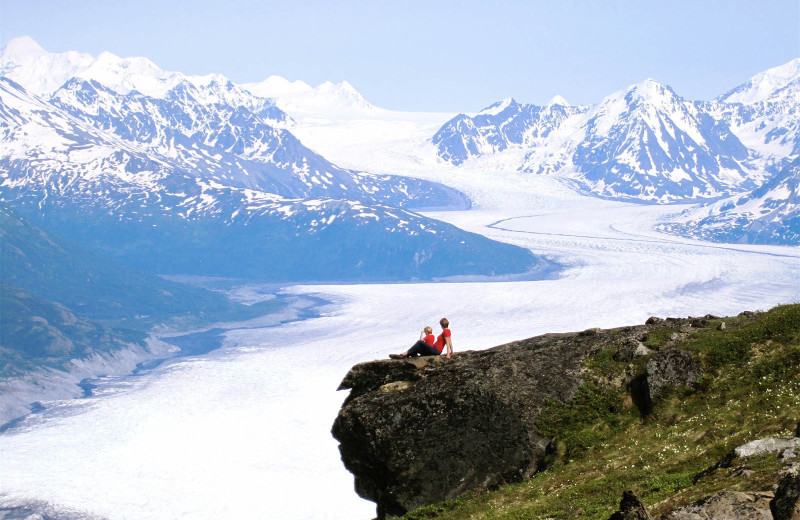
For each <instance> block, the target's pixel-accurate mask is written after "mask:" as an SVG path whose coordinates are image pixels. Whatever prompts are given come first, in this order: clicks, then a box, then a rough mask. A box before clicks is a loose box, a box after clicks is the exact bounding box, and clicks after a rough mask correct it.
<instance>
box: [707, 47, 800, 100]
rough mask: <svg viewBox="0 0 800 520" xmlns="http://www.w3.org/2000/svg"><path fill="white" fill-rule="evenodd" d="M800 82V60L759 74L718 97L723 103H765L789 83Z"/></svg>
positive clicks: (797, 59) (796, 59)
mask: <svg viewBox="0 0 800 520" xmlns="http://www.w3.org/2000/svg"><path fill="white" fill-rule="evenodd" d="M798 80H800V58H795V59H793V60H791V61H789V62H788V63H784V64H783V65H779V66H777V67H773V68H771V69H767V70H765V71H764V72H760V73H758V74H756V75H755V76H753V77H751V78H750V79H749V80H747V81H745V82H744V83H742V84H741V85H739V86H738V87H736V88H734V89H733V90H730V91H728V92H726V93H725V94H723V95H721V96H719V97H718V98H717V101H722V102H725V103H742V104H745V105H747V104H751V103H757V102H759V101H767V100H768V99H770V98H771V97H772V96H773V95H774V94H776V93H777V92H778V91H779V90H781V89H783V88H785V87H787V86H788V85H789V84H790V83H792V82H795V81H798Z"/></svg>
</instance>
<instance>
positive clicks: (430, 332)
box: [425, 327, 433, 334]
mask: <svg viewBox="0 0 800 520" xmlns="http://www.w3.org/2000/svg"><path fill="white" fill-rule="evenodd" d="M425 334H433V329H432V328H430V327H425Z"/></svg>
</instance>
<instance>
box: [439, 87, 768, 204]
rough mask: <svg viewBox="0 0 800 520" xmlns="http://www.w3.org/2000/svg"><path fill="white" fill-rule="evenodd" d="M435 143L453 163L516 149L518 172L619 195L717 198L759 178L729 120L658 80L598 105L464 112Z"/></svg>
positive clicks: (505, 106)
mask: <svg viewBox="0 0 800 520" xmlns="http://www.w3.org/2000/svg"><path fill="white" fill-rule="evenodd" d="M432 141H433V144H434V145H435V146H436V147H437V149H438V154H439V157H440V158H442V159H444V160H446V161H448V162H451V163H453V164H456V165H459V164H463V163H464V162H465V161H467V160H469V159H470V158H473V157H480V156H483V155H491V154H499V153H502V152H503V151H504V150H506V149H508V148H515V149H516V150H517V153H515V154H512V155H509V161H512V162H511V163H510V164H509V166H511V167H512V168H513V169H517V170H520V171H526V172H531V173H536V174H554V173H555V174H560V175H564V176H567V177H569V178H572V179H574V180H576V181H578V183H579V184H580V185H582V186H583V187H584V188H585V189H586V190H587V191H589V192H592V193H594V194H597V195H600V196H604V197H612V198H631V199H637V200H646V201H657V202H669V201H673V200H680V199H690V198H698V197H716V196H719V195H721V194H724V193H726V192H728V191H731V190H741V189H746V188H752V187H754V186H755V183H756V182H757V180H759V177H758V175H756V174H754V168H753V166H752V165H751V162H752V159H753V157H751V153H750V151H749V150H748V149H747V148H746V147H745V146H743V145H742V143H741V142H740V141H739V139H738V138H737V137H736V135H735V134H734V133H733V132H732V131H731V129H730V128H729V125H728V124H727V122H726V121H724V120H717V119H714V118H713V117H711V116H710V115H709V114H708V113H707V112H706V111H704V110H702V108H701V107H700V106H699V105H698V104H696V103H693V102H690V101H687V100H685V99H683V98H681V97H680V96H678V95H677V94H676V93H675V92H674V91H673V90H672V89H671V88H669V87H668V86H666V85H663V84H660V83H658V82H657V81H655V80H652V79H648V80H646V81H644V82H642V83H640V84H637V85H633V86H631V87H630V88H628V89H626V90H624V91H620V92H617V93H614V94H612V95H610V96H608V97H606V98H605V99H603V101H601V102H600V103H599V104H598V105H596V106H580V107H571V106H566V105H563V104H560V103H558V102H551V103H550V104H548V105H547V106H544V107H540V106H536V105H520V104H518V103H516V102H514V100H505V101H503V102H500V103H497V104H495V105H492V106H490V107H488V108H486V109H484V110H483V111H482V112H480V113H479V114H477V115H476V116H474V117H469V116H466V115H464V114H461V115H459V116H457V117H456V118H454V119H453V120H452V121H450V122H448V123H447V124H446V125H445V126H443V127H442V128H441V129H440V130H439V132H437V133H436V135H434V137H433V139H432ZM519 152H522V153H519ZM501 157H502V156H501ZM520 157H522V159H521V160H520Z"/></svg>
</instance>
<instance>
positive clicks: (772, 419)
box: [404, 304, 800, 520]
mask: <svg viewBox="0 0 800 520" xmlns="http://www.w3.org/2000/svg"><path fill="white" fill-rule="evenodd" d="M722 321H725V323H726V329H725V330H718V325H719V323H721V322H722ZM612 333H613V332H612ZM668 335H669V330H668V329H665V330H664V332H663V333H662V334H659V335H658V336H657V337H654V336H652V335H651V337H649V338H648V340H647V342H648V343H649V344H650V346H658V345H660V344H661V343H663V342H664V341H666V340H667V339H668ZM682 348H685V349H689V350H692V351H694V352H695V353H696V354H697V355H698V356H699V358H700V359H701V361H702V362H703V365H704V367H705V368H706V376H704V378H703V379H702V380H701V381H700V382H699V384H697V385H696V386H695V388H693V389H691V390H681V391H673V392H672V393H670V394H667V395H665V396H663V397H662V398H661V400H660V401H659V402H657V403H656V405H655V407H654V409H653V411H652V413H651V414H650V415H648V416H647V417H641V415H640V413H639V411H638V409H637V408H636V406H634V405H633V402H632V399H631V397H630V393H629V391H628V390H627V388H626V386H625V385H624V384H621V382H622V376H624V374H625V373H626V371H627V373H628V374H629V375H637V374H641V373H643V372H644V366H645V364H646V361H647V359H645V358H640V359H638V360H636V362H635V363H633V364H627V363H620V362H616V361H614V360H613V358H612V355H613V353H614V351H613V350H607V351H604V352H601V353H600V354H598V355H597V356H595V357H594V358H592V359H590V361H589V362H588V363H587V369H588V373H589V375H590V377H589V378H590V379H591V380H590V381H588V382H587V383H586V384H584V386H583V387H582V388H581V390H580V392H579V394H578V396H577V397H576V399H574V400H573V401H571V402H570V403H568V404H567V405H558V406H556V405H554V406H551V408H550V409H549V410H548V412H547V413H545V414H543V415H542V417H543V418H542V420H541V421H540V424H539V426H540V429H541V430H542V431H545V432H547V433H549V434H551V435H553V436H554V437H555V438H556V439H557V442H556V446H557V449H556V450H555V453H554V454H553V456H552V458H551V460H550V461H549V468H548V469H547V470H546V471H543V472H540V473H538V474H536V475H535V476H534V477H533V478H532V479H531V480H529V481H526V482H522V483H519V484H513V485H508V486H504V487H502V488H500V489H498V490H495V491H489V492H487V491H474V492H471V493H468V494H466V495H464V496H462V497H459V498H458V499H456V500H454V501H451V502H446V503H442V504H435V505H432V506H428V507H425V508H422V509H418V510H416V511H413V512H411V513H409V514H407V515H406V516H405V517H404V518H406V519H408V520H410V519H415V520H417V519H429V518H437V519H448V520H451V519H452V520H455V519H546V518H547V519H573V518H587V519H602V520H605V519H607V518H608V517H609V516H610V515H611V513H613V512H614V511H615V510H616V509H617V507H618V505H619V500H620V497H621V495H622V492H623V491H624V490H626V489H632V490H634V492H635V493H636V494H637V495H638V496H639V497H640V498H641V499H642V500H643V501H644V503H645V504H646V505H647V507H648V510H649V511H650V513H651V515H653V516H654V517H657V516H658V515H661V514H662V513H664V512H666V511H669V510H670V509H673V508H675V507H677V506H680V505H684V504H687V503H690V502H693V501H695V500H697V499H699V498H702V497H703V496H706V495H709V494H711V493H714V492H717V491H722V490H749V491H758V490H768V489H770V487H771V486H772V484H774V483H775V482H776V476H775V474H776V471H777V470H778V469H779V468H780V465H781V463H780V461H779V460H778V459H777V457H775V456H761V457H753V458H751V459H749V460H748V461H747V464H748V465H749V466H750V468H751V469H752V470H753V471H754V473H753V474H752V475H751V476H750V477H748V478H745V477H736V478H731V477H728V474H730V473H731V472H732V471H733V470H734V469H736V467H737V466H738V464H736V463H734V466H733V468H729V469H720V470H718V471H716V472H715V473H713V474H712V475H710V476H708V477H706V478H703V479H701V480H700V481H699V482H698V483H697V484H693V480H694V477H695V475H696V474H697V473H699V472H700V471H702V470H703V469H705V468H708V467H709V466H711V465H713V464H714V463H716V462H717V461H719V459H720V458H721V457H722V456H723V455H725V454H726V453H728V452H729V451H730V450H732V449H733V448H734V447H736V446H738V445H741V444H744V443H745V442H748V441H751V440H754V439H758V438H762V437H768V436H789V435H791V434H792V432H794V429H795V425H796V424H797V421H798V419H800V304H795V305H786V306H781V307H776V308H774V309H772V310H770V311H768V312H765V313H758V314H756V316H755V318H748V317H747V316H739V317H735V318H725V319H720V320H715V321H713V322H712V324H711V326H710V327H708V328H705V329H701V330H699V331H697V332H695V333H693V334H692V335H691V336H690V338H689V340H688V342H687V343H686V344H685V345H683V347H682Z"/></svg>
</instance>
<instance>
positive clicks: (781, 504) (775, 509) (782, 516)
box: [769, 464, 800, 520]
mask: <svg viewBox="0 0 800 520" xmlns="http://www.w3.org/2000/svg"><path fill="white" fill-rule="evenodd" d="M769 508H770V511H771V512H772V517H773V518H774V520H800V465H797V464H795V465H794V467H793V468H792V469H791V470H790V471H788V472H787V473H786V475H784V476H783V477H781V480H780V482H778V490H777V491H776V492H775V498H774V499H772V501H771V502H770V503H769Z"/></svg>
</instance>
